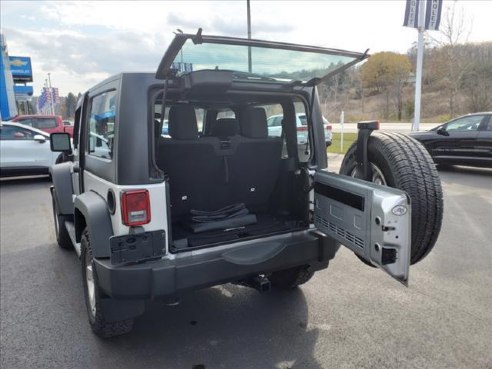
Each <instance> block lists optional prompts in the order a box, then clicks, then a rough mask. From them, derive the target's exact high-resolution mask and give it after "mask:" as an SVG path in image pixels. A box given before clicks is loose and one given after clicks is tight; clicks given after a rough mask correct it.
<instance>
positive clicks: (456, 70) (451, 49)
mask: <svg viewBox="0 0 492 369" xmlns="http://www.w3.org/2000/svg"><path fill="white" fill-rule="evenodd" d="M457 4H458V1H457V0H455V1H453V2H452V4H451V5H448V6H446V8H445V9H444V18H443V22H442V23H441V27H440V32H439V36H438V37H437V38H433V40H434V41H435V42H436V43H437V45H438V46H441V47H442V48H443V50H444V51H445V52H446V59H445V65H444V67H445V69H446V70H445V87H446V90H447V92H448V104H449V114H450V115H451V116H454V115H455V113H456V112H457V111H458V110H459V107H458V100H457V96H458V92H459V88H460V81H461V80H462V79H463V75H464V73H465V72H466V70H467V67H468V64H469V63H468V61H467V58H466V56H465V55H462V54H463V53H462V51H463V48H460V47H459V46H460V44H464V43H466V42H467V40H468V37H469V35H470V32H471V21H470V20H469V19H467V17H466V16H465V13H464V10H463V8H462V7H459V8H458V7H457Z"/></svg>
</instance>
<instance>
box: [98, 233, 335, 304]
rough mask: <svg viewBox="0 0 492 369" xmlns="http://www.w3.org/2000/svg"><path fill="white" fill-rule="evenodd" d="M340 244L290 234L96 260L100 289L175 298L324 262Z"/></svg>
mask: <svg viewBox="0 0 492 369" xmlns="http://www.w3.org/2000/svg"><path fill="white" fill-rule="evenodd" d="M338 248H339V245H338V244H337V243H336V242H335V241H334V240H332V239H331V238H327V237H324V236H321V235H319V234H316V233H308V232H306V233H302V234H298V235H292V236H290V237H288V238H284V239H281V240H272V241H262V242H256V243H251V244H246V245H243V246H238V247H235V248H233V249H232V250H231V249H228V250H217V251H210V250H208V252H206V253H202V254H198V255H193V254H191V255H190V254H189V255H186V256H183V257H181V256H180V257H177V258H176V259H175V260H168V259H162V260H158V261H152V262H147V263H144V264H137V265H130V266H113V265H111V263H110V261H109V259H98V260H95V263H96V272H97V277H98V280H99V285H100V287H101V289H102V290H103V291H104V292H105V293H106V294H108V295H109V296H111V297H113V298H116V299H140V300H144V299H155V298H166V297H174V296H177V295H179V294H181V293H182V292H185V291H189V290H196V289H200V288H204V287H209V286H213V285H218V284H223V283H228V282H235V281H240V280H243V279H245V278H247V277H248V276H252V275H257V274H263V273H269V272H273V271H276V270H281V269H286V268H291V267H295V266H298V265H309V266H310V268H311V269H312V270H321V269H324V268H326V267H327V266H328V261H329V260H330V259H332V258H333V257H334V256H335V254H336V252H337V250H338Z"/></svg>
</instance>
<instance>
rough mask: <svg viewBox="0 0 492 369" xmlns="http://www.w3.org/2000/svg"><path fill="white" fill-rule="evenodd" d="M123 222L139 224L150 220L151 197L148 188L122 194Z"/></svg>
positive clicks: (130, 224)
mask: <svg viewBox="0 0 492 369" xmlns="http://www.w3.org/2000/svg"><path fill="white" fill-rule="evenodd" d="M121 217H122V219H123V224H125V225H127V226H129V227H130V226H138V225H142V224H147V223H149V222H150V198H149V191H147V190H131V191H125V192H123V193H122V194H121Z"/></svg>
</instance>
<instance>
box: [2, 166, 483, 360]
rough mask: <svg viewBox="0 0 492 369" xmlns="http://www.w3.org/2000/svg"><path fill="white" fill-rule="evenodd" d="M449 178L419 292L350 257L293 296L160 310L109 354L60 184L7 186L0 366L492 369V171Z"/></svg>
mask: <svg viewBox="0 0 492 369" xmlns="http://www.w3.org/2000/svg"><path fill="white" fill-rule="evenodd" d="M331 159H332V160H331V163H330V168H331V169H336V166H337V165H339V158H338V157H332V158H331ZM440 176H441V179H442V183H443V187H444V191H445V215H444V224H443V229H442V232H441V236H440V238H439V240H438V244H437V246H436V247H435V249H434V251H433V252H432V253H431V254H430V255H429V256H428V257H427V258H426V259H425V260H424V261H423V262H421V263H420V264H418V265H415V266H413V267H412V268H411V271H410V273H411V275H410V285H409V287H408V288H405V287H404V286H402V285H401V284H399V283H398V282H396V281H393V280H392V279H390V278H389V277H387V276H386V275H385V274H383V273H382V272H381V271H379V270H375V269H372V268H369V267H367V266H365V265H363V264H362V263H361V262H360V261H359V260H358V259H357V258H356V257H355V256H353V255H352V253H351V252H349V251H348V250H345V249H343V250H341V251H340V252H339V254H338V255H337V257H336V258H335V260H334V261H333V262H332V263H331V265H330V267H329V268H328V269H327V270H325V271H322V272H320V273H318V274H316V275H315V277H314V278H313V279H312V280H311V281H310V282H309V283H308V284H306V285H304V286H303V287H302V288H300V289H298V290H296V291H294V292H292V293H279V292H271V293H268V294H259V293H258V292H256V291H254V290H251V289H248V288H244V287H238V286H233V285H225V286H221V287H214V288H209V289H206V290H202V291H198V292H195V293H192V294H190V295H187V296H184V297H183V299H182V302H181V304H180V305H178V306H166V305H162V304H159V303H152V304H149V311H148V312H147V313H146V314H145V315H144V316H143V317H141V318H139V319H137V321H136V324H135V329H134V331H133V332H132V333H131V334H129V335H127V336H123V337H118V338H115V339H112V340H106V341H104V340H101V339H98V338H97V337H96V336H94V335H93V334H92V333H91V331H90V328H89V325H88V324H87V322H86V319H87V318H86V311H85V306H84V303H83V292H82V282H81V277H80V266H79V263H78V260H77V257H76V254H75V253H74V252H67V251H64V250H61V249H59V248H58V247H57V246H56V244H55V236H54V233H53V224H52V216H51V199H50V196H49V186H50V182H49V181H48V179H47V178H31V179H20V180H17V179H15V180H3V181H1V184H0V206H1V218H0V222H1V233H0V250H1V253H0V256H1V258H0V270H1V284H0V287H1V291H0V292H1V295H0V304H1V306H0V309H1V333H0V334H1V355H0V356H1V359H0V360H1V361H0V366H1V368H4V369H8V368H108V367H111V368H185V369H193V368H194V369H212V368H252V369H253V368H255V369H257V368H283V369H286V368H483V369H485V368H492V308H491V306H492V287H491V286H492V247H491V246H492V223H491V216H492V170H490V169H477V168H468V167H455V168H452V169H449V170H441V171H440Z"/></svg>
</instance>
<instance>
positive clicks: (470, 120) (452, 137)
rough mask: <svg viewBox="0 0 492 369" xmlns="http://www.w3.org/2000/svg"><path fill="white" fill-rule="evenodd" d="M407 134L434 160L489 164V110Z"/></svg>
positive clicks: (491, 133) (491, 162) (491, 163)
mask: <svg viewBox="0 0 492 369" xmlns="http://www.w3.org/2000/svg"><path fill="white" fill-rule="evenodd" d="M410 137H412V138H414V139H416V140H418V141H420V142H421V143H422V144H423V145H424V146H425V148H426V149H427V150H428V151H429V153H430V155H431V156H432V158H433V159H434V161H435V162H436V163H437V164H445V165H470V166H480V167H489V168H492V112H484V113H473V114H468V115H464V116H462V117H459V118H456V119H453V120H450V121H449V122H446V123H444V124H441V125H439V126H437V127H435V128H433V129H431V130H429V131H425V132H412V133H410Z"/></svg>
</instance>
